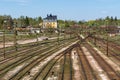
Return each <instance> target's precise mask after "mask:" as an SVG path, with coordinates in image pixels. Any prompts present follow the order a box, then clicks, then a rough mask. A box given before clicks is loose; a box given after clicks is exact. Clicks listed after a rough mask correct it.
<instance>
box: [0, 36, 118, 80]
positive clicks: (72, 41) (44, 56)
mask: <svg viewBox="0 0 120 80" xmlns="http://www.w3.org/2000/svg"><path fill="white" fill-rule="evenodd" d="M57 40H58V38H51V39H48V40H40V41H38V42H37V43H36V42H34V41H33V42H31V43H27V44H20V46H19V48H18V50H11V48H13V47H14V46H9V47H6V53H5V57H4V56H3V55H4V53H3V52H2V51H3V48H1V49H0V52H1V53H0V55H1V56H0V65H1V66H0V80H120V53H119V52H120V46H119V45H116V44H115V43H112V42H109V47H107V46H106V43H107V41H106V40H101V38H98V37H95V36H92V34H89V35H87V36H84V35H81V34H77V36H72V37H68V38H67V39H65V38H63V37H61V38H59V41H57ZM107 48H108V50H109V51H108V53H109V54H107V53H106V49H107Z"/></svg>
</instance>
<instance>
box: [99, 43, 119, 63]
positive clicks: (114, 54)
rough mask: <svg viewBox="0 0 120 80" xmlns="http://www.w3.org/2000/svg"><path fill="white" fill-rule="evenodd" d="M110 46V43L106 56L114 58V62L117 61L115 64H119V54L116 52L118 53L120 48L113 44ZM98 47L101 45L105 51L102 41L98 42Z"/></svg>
mask: <svg viewBox="0 0 120 80" xmlns="http://www.w3.org/2000/svg"><path fill="white" fill-rule="evenodd" d="M111 44H112V43H109V47H108V56H109V57H112V58H114V59H115V60H117V62H119V61H120V54H119V53H118V51H120V48H118V47H116V46H115V44H114V45H113V44H112V45H111ZM99 45H102V50H103V51H106V45H105V44H104V43H102V41H99ZM116 51H117V52H116Z"/></svg>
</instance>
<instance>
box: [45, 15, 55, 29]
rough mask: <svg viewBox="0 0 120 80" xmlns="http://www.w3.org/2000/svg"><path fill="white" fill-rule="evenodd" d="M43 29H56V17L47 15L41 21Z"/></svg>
mask: <svg viewBox="0 0 120 80" xmlns="http://www.w3.org/2000/svg"><path fill="white" fill-rule="evenodd" d="M43 28H57V16H56V15H52V14H50V15H47V17H46V18H44V19H43Z"/></svg>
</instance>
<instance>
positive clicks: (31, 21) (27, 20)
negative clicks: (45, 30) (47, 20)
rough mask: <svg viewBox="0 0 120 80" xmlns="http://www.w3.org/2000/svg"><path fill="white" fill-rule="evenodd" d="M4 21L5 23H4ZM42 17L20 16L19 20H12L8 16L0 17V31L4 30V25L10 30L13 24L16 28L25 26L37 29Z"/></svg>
mask: <svg viewBox="0 0 120 80" xmlns="http://www.w3.org/2000/svg"><path fill="white" fill-rule="evenodd" d="M5 21H6V23H5ZM42 21H43V20H42V17H41V16H39V17H35V18H32V17H28V16H20V17H19V18H12V17H11V16H10V15H0V29H3V28H4V25H5V24H6V28H8V29H12V28H13V27H14V24H15V23H17V24H16V26H17V27H27V26H34V27H39V24H40V23H42Z"/></svg>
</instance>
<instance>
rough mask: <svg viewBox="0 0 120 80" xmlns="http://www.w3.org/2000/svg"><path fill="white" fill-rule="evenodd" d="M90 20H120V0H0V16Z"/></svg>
mask: <svg viewBox="0 0 120 80" xmlns="http://www.w3.org/2000/svg"><path fill="white" fill-rule="evenodd" d="M50 13H51V14H54V15H57V16H58V19H65V20H91V19H96V18H104V17H106V16H113V17H115V16H117V17H118V18H120V0H0V15H4V14H6V15H11V16H12V17H19V16H21V15H23V16H29V17H37V16H41V17H43V18H44V17H46V15H47V14H50Z"/></svg>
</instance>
